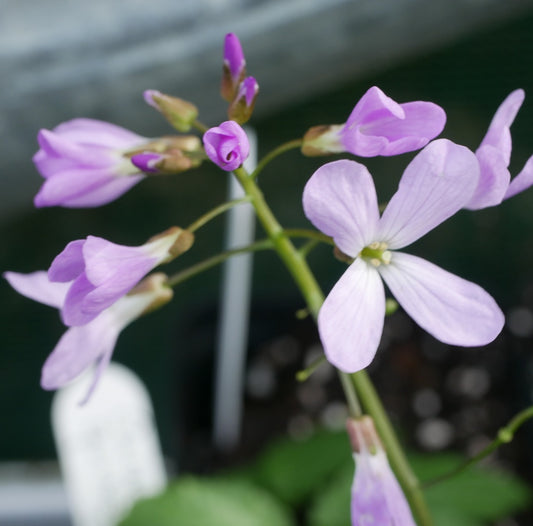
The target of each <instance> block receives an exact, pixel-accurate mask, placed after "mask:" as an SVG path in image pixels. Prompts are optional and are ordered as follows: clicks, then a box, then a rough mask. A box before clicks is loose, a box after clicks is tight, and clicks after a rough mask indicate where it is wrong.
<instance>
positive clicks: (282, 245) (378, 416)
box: [233, 166, 433, 526]
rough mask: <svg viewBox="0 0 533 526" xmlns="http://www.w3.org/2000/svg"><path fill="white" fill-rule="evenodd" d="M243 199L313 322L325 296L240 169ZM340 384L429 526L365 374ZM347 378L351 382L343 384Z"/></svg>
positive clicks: (413, 506)
mask: <svg viewBox="0 0 533 526" xmlns="http://www.w3.org/2000/svg"><path fill="white" fill-rule="evenodd" d="M233 173H234V174H235V176H236V177H237V179H238V181H239V183H240V184H241V186H242V188H243V190H244V191H245V193H246V195H248V196H249V197H250V202H251V204H252V205H253V207H254V208H255V211H256V214H257V217H258V219H259V221H260V222H261V224H262V226H263V228H264V229H265V232H266V234H267V235H268V237H269V239H270V240H271V242H272V245H273V248H274V250H276V252H277V253H278V255H279V257H280V258H281V260H282V261H283V262H284V263H285V266H286V267H287V269H288V270H289V272H290V274H291V276H292V277H293V279H294V281H295V282H296V284H297V286H298V288H299V289H300V292H301V293H302V295H303V297H304V299H305V301H306V303H307V306H308V308H309V311H310V313H311V314H312V315H313V318H314V319H315V320H316V318H317V316H318V311H319V310H320V307H321V306H322V303H323V302H324V294H323V292H322V290H321V289H320V286H319V285H318V283H317V281H316V279H315V277H314V275H313V273H312V272H311V270H310V268H309V266H308V265H307V262H306V260H305V257H304V256H303V255H302V254H301V253H300V252H299V251H298V249H297V248H296V247H295V246H294V245H293V243H292V242H291V240H290V239H289V237H288V236H287V233H286V231H284V230H283V228H282V227H281V225H280V224H279V222H278V221H277V219H276V217H275V216H274V214H273V213H272V211H271V209H270V207H269V206H268V204H267V203H266V201H265V199H264V197H263V193H262V192H261V190H260V189H259V187H258V186H257V184H256V183H255V180H254V177H252V176H251V175H250V174H248V172H247V171H246V170H245V169H244V168H243V167H242V166H241V167H239V168H237V169H236V170H235V171H234V172H233ZM340 375H341V383H342V385H343V388H344V389H345V393H346V398H347V401H348V403H349V404H350V408H349V410H350V413H351V414H354V415H357V414H360V413H361V410H360V408H359V406H358V404H357V405H356V404H355V403H354V399H355V400H357V398H354V393H353V391H352V389H351V388H349V386H348V384H349V383H353V387H354V388H355V393H356V395H357V397H358V398H359V399H360V400H361V402H362V405H363V407H364V409H365V410H366V411H367V412H368V413H369V414H370V415H372V417H373V419H374V421H375V423H376V427H377V429H378V432H379V434H380V437H381V439H382V441H383V443H384V445H385V449H386V451H387V455H388V457H389V460H390V463H391V465H392V466H393V469H394V471H395V472H396V476H397V477H398V481H399V482H400V485H401V486H402V489H403V490H404V492H405V495H406V497H407V500H408V501H409V504H410V506H411V509H412V511H413V515H414V516H415V518H416V520H417V522H418V524H419V525H420V526H431V525H432V524H433V522H432V520H431V516H430V514H429V510H428V508H427V505H426V503H425V500H424V496H423V494H422V490H421V489H420V485H419V483H418V479H417V478H416V476H415V475H414V473H413V472H412V470H411V468H410V466H409V463H408V462H407V459H406V457H405V454H404V453H403V450H402V448H401V446H400V444H399V441H398V439H397V438H396V435H395V433H394V430H393V428H392V425H391V423H390V421H389V419H388V417H387V414H386V412H385V409H384V408H383V405H382V404H381V401H380V399H379V396H378V394H377V393H376V391H375V389H374V387H373V385H372V382H371V380H370V378H369V377H368V375H367V374H366V372H365V371H360V372H358V373H355V374H352V375H348V374H347V373H343V372H340ZM346 378H348V379H351V382H346Z"/></svg>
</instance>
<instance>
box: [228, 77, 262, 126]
mask: <svg viewBox="0 0 533 526" xmlns="http://www.w3.org/2000/svg"><path fill="white" fill-rule="evenodd" d="M258 93H259V84H257V81H256V80H255V79H254V78H253V77H246V78H245V79H244V80H243V81H242V82H241V84H240V86H239V89H238V91H237V95H236V96H235V99H233V102H232V103H231V104H230V106H229V108H228V117H229V118H230V119H231V120H232V121H236V122H238V123H239V124H244V123H245V122H246V121H247V120H248V119H249V118H250V117H251V116H252V112H253V111H254V105H255V99H256V98H257V94H258Z"/></svg>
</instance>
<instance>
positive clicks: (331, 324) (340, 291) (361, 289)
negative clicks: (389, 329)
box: [318, 259, 385, 373]
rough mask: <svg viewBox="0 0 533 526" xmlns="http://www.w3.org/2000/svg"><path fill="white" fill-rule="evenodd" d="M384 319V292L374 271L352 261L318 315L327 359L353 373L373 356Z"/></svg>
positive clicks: (365, 364)
mask: <svg viewBox="0 0 533 526" xmlns="http://www.w3.org/2000/svg"><path fill="white" fill-rule="evenodd" d="M384 319H385V292H384V289H383V283H382V281H381V278H380V277H379V274H378V272H377V271H376V269H375V268H374V267H372V266H370V265H368V264H367V263H365V262H364V261H363V260H362V259H356V260H355V261H354V262H353V263H352V264H351V265H350V266H349V267H348V269H347V270H346V272H345V273H344V274H343V275H342V276H341V278H340V279H339V281H338V282H337V283H336V284H335V286H334V287H333V289H332V290H331V292H330V293H329V295H328V297H327V298H326V300H325V301H324V304H323V305H322V308H321V309H320V312H319V314H318V330H319V333H320V339H321V340H322V344H323V345H324V351H325V353H326V357H327V359H328V360H329V361H330V362H331V363H332V364H333V365H334V366H335V367H337V368H339V369H341V370H342V371H345V372H350V373H353V372H355V371H359V370H361V369H364V368H365V367H366V366H367V365H368V364H369V363H370V362H371V361H372V359H373V358H374V355H375V354H376V351H377V348H378V345H379V341H380V339H381V333H382V331H383V321H384Z"/></svg>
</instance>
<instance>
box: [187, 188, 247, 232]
mask: <svg viewBox="0 0 533 526" xmlns="http://www.w3.org/2000/svg"><path fill="white" fill-rule="evenodd" d="M249 201H250V198H249V197H247V196H244V197H241V198H240V199H234V200H233V201H227V202H226V203H222V204H221V205H218V206H216V207H215V208H213V209H212V210H209V212H207V213H205V214H204V215H203V216H201V217H199V218H198V219H197V220H196V221H194V223H191V224H190V225H189V226H188V227H187V230H188V231H189V232H194V231H196V230H198V229H199V228H201V227H203V226H204V225H205V224H206V223H208V222H209V221H211V219H213V218H215V217H216V216H218V215H220V214H223V213H224V212H226V211H227V210H229V209H230V208H233V207H234V206H235V205H240V204H241V203H247V202H249Z"/></svg>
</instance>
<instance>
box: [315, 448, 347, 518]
mask: <svg viewBox="0 0 533 526" xmlns="http://www.w3.org/2000/svg"><path fill="white" fill-rule="evenodd" d="M348 460H349V464H347V465H346V466H344V467H343V468H342V469H340V470H339V471H338V473H337V475H336V476H335V477H334V478H333V480H332V481H331V482H329V483H328V484H327V485H326V486H324V487H323V488H322V489H321V491H319V492H318V493H317V496H316V498H315V499H314V500H313V501H312V502H311V505H310V506H309V508H308V511H307V520H308V524H309V526H350V524H351V520H350V499H351V486H352V481H353V473H354V464H353V461H352V460H351V459H350V458H349V459H348Z"/></svg>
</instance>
